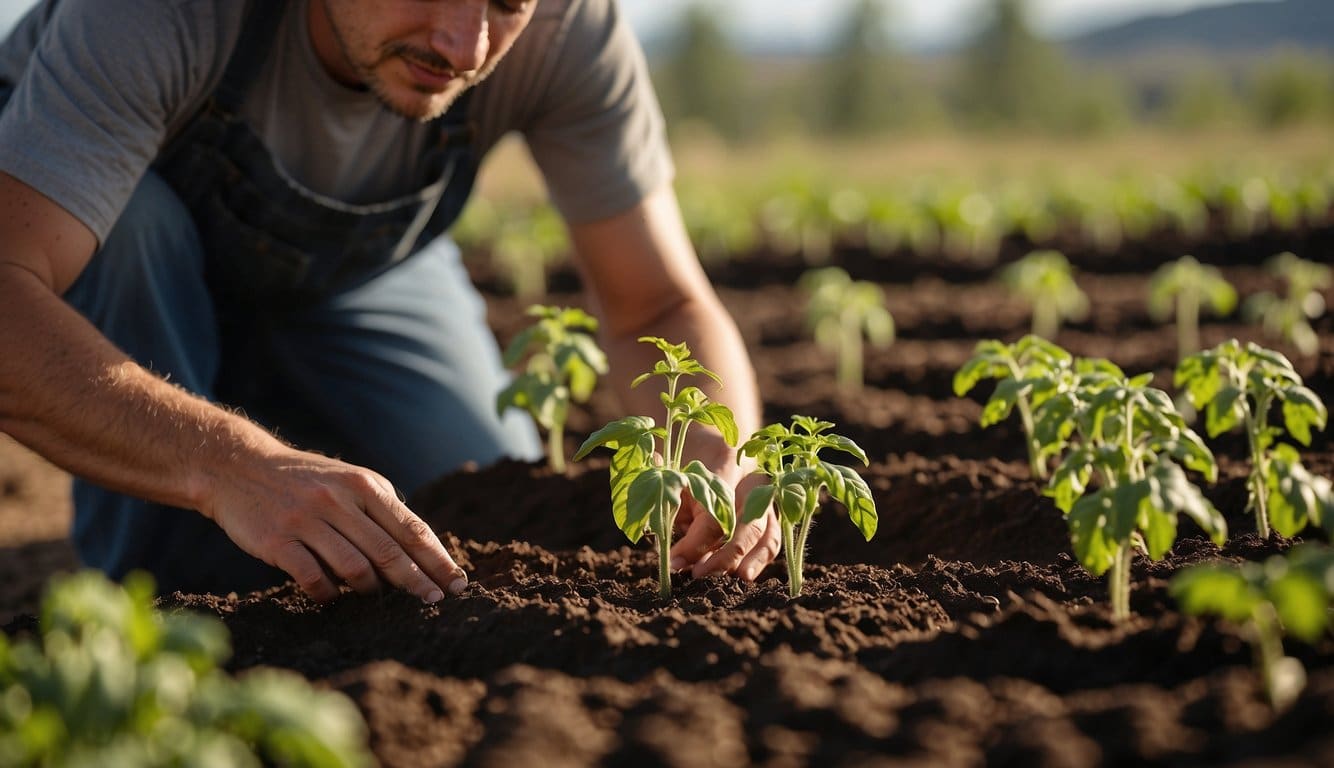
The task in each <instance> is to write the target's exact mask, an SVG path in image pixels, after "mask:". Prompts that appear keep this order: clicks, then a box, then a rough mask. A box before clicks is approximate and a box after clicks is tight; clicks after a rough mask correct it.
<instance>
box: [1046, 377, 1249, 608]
mask: <svg viewBox="0 0 1334 768" xmlns="http://www.w3.org/2000/svg"><path fill="white" fill-rule="evenodd" d="M1108 366H1110V363H1108V364H1106V365H1104V366H1096V365H1090V366H1088V370H1091V371H1094V372H1093V373H1090V374H1087V375H1085V376H1083V377H1076V379H1075V380H1076V381H1077V383H1078V385H1077V386H1076V387H1074V388H1067V389H1065V390H1063V391H1062V392H1061V393H1060V394H1059V395H1056V396H1053V397H1049V398H1048V399H1047V400H1045V401H1044V402H1043V403H1042V404H1041V405H1040V406H1039V407H1038V408H1037V412H1036V414H1035V418H1036V421H1037V423H1038V430H1037V432H1038V434H1039V436H1040V437H1039V439H1040V440H1043V441H1045V442H1054V443H1058V444H1059V445H1060V450H1062V451H1064V455H1063V456H1062V458H1061V462H1060V464H1059V465H1058V466H1057V468H1056V471H1055V472H1053V473H1052V476H1051V480H1050V481H1049V482H1048V484H1047V488H1046V490H1045V491H1044V493H1046V494H1047V495H1049V496H1051V497H1052V498H1053V499H1054V500H1055V502H1056V506H1057V507H1058V508H1059V509H1060V510H1061V511H1062V512H1064V513H1065V514H1066V522H1067V523H1068V524H1069V526H1070V537H1071V542H1072V544H1073V545H1074V550H1075V557H1076V558H1077V559H1078V560H1079V562H1080V564H1081V565H1083V566H1084V568H1085V569H1087V570H1088V571H1089V573H1092V574H1093V575H1094V576H1101V575H1102V574H1103V573H1107V572H1108V571H1110V574H1109V575H1108V591H1109V593H1110V596H1111V603H1112V615H1113V617H1114V618H1116V619H1124V618H1127V617H1128V616H1129V615H1130V565H1131V561H1132V559H1133V557H1134V550H1135V549H1137V548H1138V549H1140V550H1142V551H1143V552H1144V553H1145V554H1146V555H1148V556H1149V557H1150V558H1152V559H1154V560H1158V559H1160V558H1162V557H1163V556H1164V555H1165V554H1167V552H1168V551H1169V550H1170V549H1171V548H1172V544H1173V543H1174V542H1175V541H1176V536H1177V516H1178V515H1180V514H1185V515H1187V516H1189V517H1190V518H1191V519H1192V520H1194V521H1195V522H1196V523H1197V524H1198V525H1199V526H1200V528H1201V529H1203V530H1204V532H1205V533H1207V534H1208V535H1209V536H1210V538H1212V539H1213V540H1214V542H1215V543H1218V544H1221V543H1222V542H1223V541H1224V539H1226V538H1227V523H1226V522H1225V521H1224V519H1223V516H1222V515H1221V514H1220V513H1219V512H1218V510H1217V509H1215V508H1214V506H1213V504H1212V503H1210V502H1209V500H1208V499H1207V498H1205V496H1204V494H1203V493H1201V492H1200V489H1199V488H1198V487H1197V486H1196V485H1195V484H1194V483H1192V482H1191V481H1190V480H1189V479H1188V478H1187V477H1186V473H1185V471H1184V470H1183V469H1182V467H1181V465H1185V467H1186V468H1188V469H1192V470H1195V471H1197V472H1200V473H1202V474H1203V475H1204V476H1205V478H1206V479H1208V480H1209V481H1210V482H1212V481H1213V480H1214V479H1215V478H1216V477H1217V474H1218V467H1217V465H1216V464H1215V463H1214V457H1213V454H1212V453H1211V452H1210V451H1209V449H1208V447H1207V446H1205V444H1204V441H1203V440H1201V439H1200V437H1199V435H1197V434H1195V432H1194V431H1192V430H1191V429H1190V428H1189V427H1188V426H1187V425H1186V422H1185V419H1184V418H1182V416H1181V414H1180V413H1178V412H1177V410H1176V407H1175V406H1174V405H1173V404H1172V398H1171V397H1169V396H1168V394H1167V393H1166V392H1164V391H1162V390H1160V389H1155V388H1153V387H1150V386H1148V384H1149V382H1150V381H1151V380H1152V378H1153V374H1149V373H1146V374H1142V375H1140V376H1136V377H1133V378H1125V377H1124V376H1123V375H1122V376H1116V375H1110V374H1108V373H1107V371H1108V370H1110V369H1109V368H1108ZM1090 484H1093V485H1095V486H1096V490H1091V489H1090Z"/></svg>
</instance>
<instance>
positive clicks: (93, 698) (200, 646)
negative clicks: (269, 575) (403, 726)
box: [0, 571, 373, 768]
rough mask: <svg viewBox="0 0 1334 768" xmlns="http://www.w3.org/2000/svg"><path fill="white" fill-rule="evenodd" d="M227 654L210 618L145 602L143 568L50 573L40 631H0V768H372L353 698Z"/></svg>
mask: <svg viewBox="0 0 1334 768" xmlns="http://www.w3.org/2000/svg"><path fill="white" fill-rule="evenodd" d="M229 653H230V640H229V638H228V636H227V629H226V627H224V626H223V624H222V622H220V621H218V620H217V619H216V618H213V617H206V616H203V615H200V614H194V613H189V612H179V613H162V612H159V611H157V610H156V609H154V607H153V582H152V579H151V578H150V577H148V576H146V575H145V574H142V573H133V574H130V576H129V577H128V578H126V580H125V585H124V587H122V586H120V585H117V584H114V583H112V582H111V581H109V580H108V579H107V578H106V577H105V576H103V575H102V574H101V573H98V572H95V571H82V572H78V573H74V574H68V575H60V576H57V577H55V578H54V579H53V580H52V582H51V586H50V587H49V588H48V589H47V591H46V594H45V595H44V597H43V599H42V611H41V624H40V636H39V637H37V638H35V639H33V640H20V641H17V642H13V643H12V644H11V641H9V640H7V639H6V638H5V636H4V635H3V634H0V764H3V765H6V766H47V765H51V766H55V765H60V766H74V765H89V766H92V765H136V766H138V765H227V766H259V765H261V763H262V764H264V765H290V766H306V768H343V767H345V766H346V767H347V768H352V767H353V766H365V765H370V764H372V762H373V759H372V757H371V755H370V754H369V752H368V750H367V748H366V724H365V722H364V721H363V720H362V718H361V714H360V713H359V712H358V711H357V708H356V706H355V705H354V704H353V703H352V702H351V700H349V699H348V698H346V697H345V696H343V695H342V694H340V693H337V692H334V691H327V690H319V689H316V688H314V687H312V686H311V685H310V684H309V683H308V682H307V681H306V680H305V679H304V678H302V677H301V676H299V675H297V674H296V673H295V672H291V671H288V670H277V669H255V670H251V671H250V672H247V673H245V674H244V675H243V676H241V677H240V678H237V679H233V678H231V677H229V676H228V675H226V674H225V672H224V671H223V669H222V668H221V663H222V661H223V660H224V659H225V658H226V657H227V656H228V655H229Z"/></svg>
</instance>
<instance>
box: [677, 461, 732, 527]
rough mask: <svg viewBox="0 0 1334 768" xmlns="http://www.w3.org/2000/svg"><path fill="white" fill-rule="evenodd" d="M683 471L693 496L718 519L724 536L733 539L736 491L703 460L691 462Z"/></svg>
mask: <svg viewBox="0 0 1334 768" xmlns="http://www.w3.org/2000/svg"><path fill="white" fill-rule="evenodd" d="M683 472H684V475H685V480H686V483H687V485H688V486H689V488H690V495H691V497H692V498H694V499H695V501H696V502H698V503H699V504H700V505H701V506H703V507H704V509H705V510H706V511H708V513H709V514H710V515H712V516H713V519H714V520H716V521H718V526H719V527H720V528H722V529H723V536H724V537H725V538H726V539H731V538H732V532H733V531H735V530H736V496H735V494H736V491H735V490H734V489H733V488H732V486H731V485H729V484H727V483H725V482H723V481H722V480H720V479H719V478H718V476H717V475H715V474H713V473H712V472H710V471H709V469H708V468H707V467H705V466H704V463H703V462H701V461H698V460H696V461H692V462H690V463H689V464H687V465H686V467H685V469H684V470H683Z"/></svg>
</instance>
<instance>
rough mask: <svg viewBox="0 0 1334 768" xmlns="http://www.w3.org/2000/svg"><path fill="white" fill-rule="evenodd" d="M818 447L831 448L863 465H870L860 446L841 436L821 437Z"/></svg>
mask: <svg viewBox="0 0 1334 768" xmlns="http://www.w3.org/2000/svg"><path fill="white" fill-rule="evenodd" d="M820 447H821V448H831V449H833V450H835V451H842V452H843V453H847V454H851V455H852V456H853V457H854V458H856V459H857V460H858V461H860V462H861V463H862V464H864V465H869V464H870V463H871V462H870V460H869V459H867V458H866V451H863V450H862V449H861V446H859V445H857V444H856V443H854V442H853V441H852V440H849V439H848V438H846V437H843V436H842V435H821V440H820Z"/></svg>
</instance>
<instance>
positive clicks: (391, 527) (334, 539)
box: [200, 449, 468, 603]
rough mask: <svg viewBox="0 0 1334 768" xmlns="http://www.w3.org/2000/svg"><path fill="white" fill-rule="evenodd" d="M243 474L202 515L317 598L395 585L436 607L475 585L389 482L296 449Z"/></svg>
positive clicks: (226, 482) (216, 482) (218, 487)
mask: <svg viewBox="0 0 1334 768" xmlns="http://www.w3.org/2000/svg"><path fill="white" fill-rule="evenodd" d="M234 469H235V468H234V467H229V468H228V472H227V473H226V474H225V475H215V476H212V477H211V478H210V479H209V480H208V484H209V486H210V487H209V488H206V489H204V490H203V492H202V494H201V496H202V498H203V499H205V501H204V503H203V504H201V505H200V512H201V513H203V514H204V515H205V516H207V517H209V518H211V519H212V520H213V521H214V522H216V523H217V524H218V525H219V526H221V527H222V529H223V531H225V532H226V533H227V535H228V536H229V537H230V538H231V539H232V541H234V542H235V543H236V544H237V546H239V547H241V549H243V550H245V551H246V552H247V553H249V554H250V555H253V556H254V557H257V558H259V559H260V560H263V561H264V562H266V563H268V564H270V565H272V566H274V567H276V568H280V569H282V570H284V571H286V572H287V573H288V575H290V576H291V577H292V579H293V580H294V581H295V582H296V583H297V585H298V586H299V587H301V589H303V590H305V591H306V592H307V593H308V594H310V596H311V597H313V598H314V599H316V600H319V601H327V600H332V599H333V598H334V597H336V596H337V595H338V587H339V584H340V583H346V584H348V585H349V586H351V587H352V588H353V589H355V590H357V591H358V592H376V591H378V590H379V589H380V588H381V587H382V586H383V585H384V584H386V583H387V584H391V585H394V586H397V587H402V588H403V589H405V590H407V591H408V592H411V593H412V594H414V595H416V596H417V597H419V598H421V599H422V600H423V601H425V602H427V603H434V602H436V601H438V600H440V599H442V598H443V597H444V595H445V593H446V592H448V593H450V594H458V593H460V592H462V591H463V590H464V589H465V588H466V587H467V586H468V577H467V575H466V574H465V573H464V572H463V569H462V568H460V567H459V566H458V565H457V564H456V563H455V562H454V560H453V558H451V557H450V556H449V553H448V552H446V551H445V548H444V545H442V544H441V543H440V539H439V538H437V537H436V535H435V533H434V532H433V531H432V530H431V528H430V526H428V525H427V524H426V523H425V522H423V521H422V519H421V518H419V517H417V516H416V515H415V514H413V513H412V511H411V510H409V509H408V508H407V506H406V505H405V504H404V503H403V502H402V501H400V500H399V499H398V496H397V494H396V493H395V491H394V487H393V486H392V485H391V484H390V483H389V481H388V480H386V479H385V478H384V477H382V476H381V475H379V474H376V473H375V472H372V471H370V470H368V469H364V468H362V467H357V466H354V465H352V464H348V463H346V462H343V461H338V460H337V459H330V458H327V457H324V456H320V455H318V454H312V453H306V452H303V451H297V450H293V449H283V450H282V451H280V452H278V453H277V454H276V455H271V456H265V457H263V459H262V460H260V461H259V462H258V463H257V464H252V465H251V466H250V467H246V468H243V469H241V470H240V471H239V472H238V471H234Z"/></svg>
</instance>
